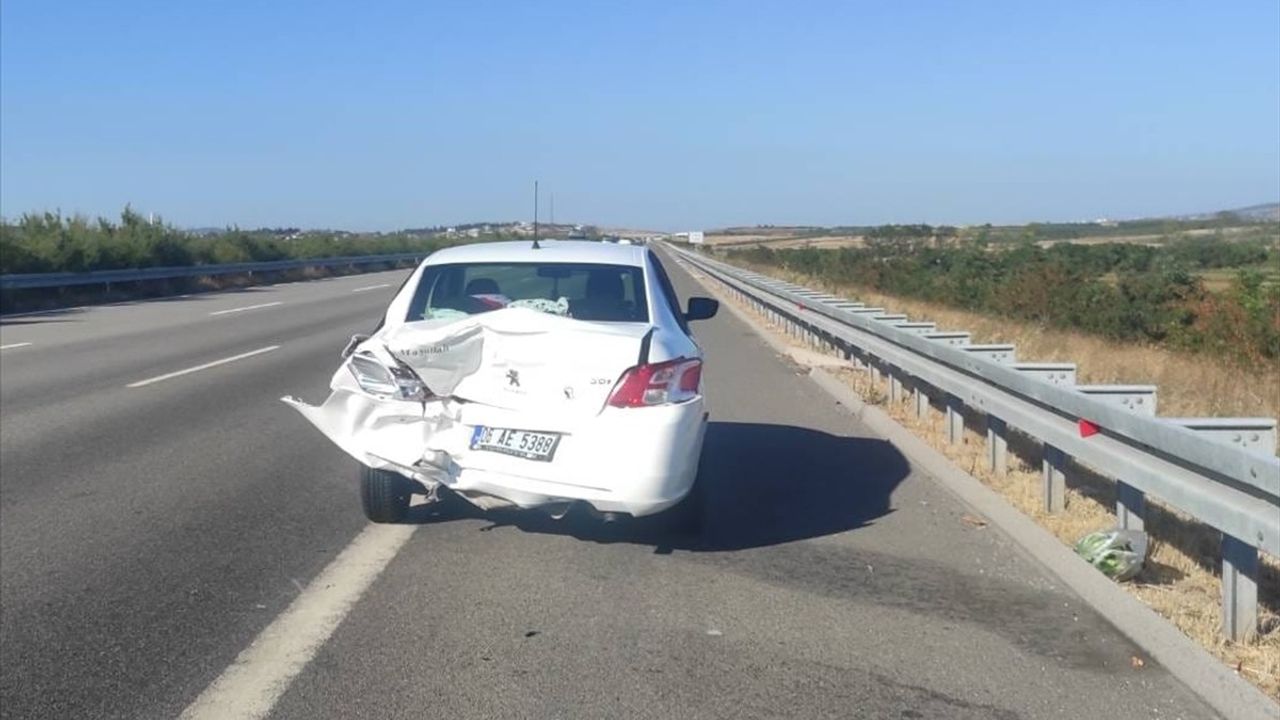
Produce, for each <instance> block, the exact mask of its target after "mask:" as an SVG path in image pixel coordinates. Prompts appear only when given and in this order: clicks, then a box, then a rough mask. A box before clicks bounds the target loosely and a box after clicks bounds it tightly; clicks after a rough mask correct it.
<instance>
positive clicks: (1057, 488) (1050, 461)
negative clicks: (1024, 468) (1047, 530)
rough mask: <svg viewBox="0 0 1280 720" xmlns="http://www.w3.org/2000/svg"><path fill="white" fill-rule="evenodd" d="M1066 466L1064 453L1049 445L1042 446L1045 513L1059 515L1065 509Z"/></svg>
mask: <svg viewBox="0 0 1280 720" xmlns="http://www.w3.org/2000/svg"><path fill="white" fill-rule="evenodd" d="M1066 465H1067V455H1066V453H1064V452H1062V451H1061V450H1059V449H1058V448H1056V447H1054V446H1052V445H1049V444H1046V445H1045V446H1044V462H1043V463H1042V476H1043V480H1044V510H1045V512H1049V513H1059V512H1062V511H1063V510H1064V509H1066V507H1067V476H1066V474H1065V472H1064V470H1065V469H1066Z"/></svg>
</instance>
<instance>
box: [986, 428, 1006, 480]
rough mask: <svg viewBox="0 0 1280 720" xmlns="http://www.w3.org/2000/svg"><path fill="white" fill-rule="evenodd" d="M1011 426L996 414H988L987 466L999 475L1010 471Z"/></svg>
mask: <svg viewBox="0 0 1280 720" xmlns="http://www.w3.org/2000/svg"><path fill="white" fill-rule="evenodd" d="M1008 432H1009V426H1008V425H1006V424H1005V422H1004V421H1003V420H1001V419H1000V418H998V417H996V416H995V415H988V416H987V468H988V469H989V470H991V472H993V473H996V474H997V475H1004V474H1005V473H1007V472H1009V442H1008Z"/></svg>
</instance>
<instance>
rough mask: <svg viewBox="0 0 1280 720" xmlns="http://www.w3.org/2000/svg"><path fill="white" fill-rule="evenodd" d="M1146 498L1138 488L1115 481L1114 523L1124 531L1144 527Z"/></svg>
mask: <svg viewBox="0 0 1280 720" xmlns="http://www.w3.org/2000/svg"><path fill="white" fill-rule="evenodd" d="M1146 514H1147V496H1146V495H1145V494H1144V493H1143V492H1142V491H1141V490H1139V489H1138V488H1136V487H1134V486H1132V485H1127V484H1125V483H1124V482H1122V481H1120V480H1117V481H1116V521H1117V523H1116V524H1118V525H1119V526H1120V527H1122V528H1124V529H1125V530H1142V529H1143V528H1144V527H1145V526H1146V521H1145V520H1144V518H1145V517H1146Z"/></svg>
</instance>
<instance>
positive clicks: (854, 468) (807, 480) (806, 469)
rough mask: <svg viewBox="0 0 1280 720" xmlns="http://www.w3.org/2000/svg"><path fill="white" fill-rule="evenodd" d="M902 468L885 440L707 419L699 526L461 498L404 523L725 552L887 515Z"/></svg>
mask: <svg viewBox="0 0 1280 720" xmlns="http://www.w3.org/2000/svg"><path fill="white" fill-rule="evenodd" d="M909 472H910V466H909V465H908V463H907V460H906V458H905V457H903V455H902V453H900V452H899V451H898V450H897V448H895V447H893V445H892V444H890V443H889V442H886V441H884V440H877V439H872V438H860V437H845V436H838V435H832V434H830V433H826V432H822V431H819V430H812V429H809V428H801V427H795V426H791V425H770V424H762V423H736V422H712V423H710V424H709V425H708V426H707V434H706V440H705V442H704V445H703V450H702V461H701V464H700V467H699V475H698V482H699V483H701V484H703V485H702V488H701V489H702V491H703V492H704V493H705V495H704V501H703V511H702V522H701V527H700V528H698V529H696V530H690V529H688V528H680V527H673V525H672V523H671V522H670V521H669V517H668V516H667V515H666V514H665V513H659V514H657V515H652V516H649V517H643V518H630V517H624V518H621V519H618V520H614V521H612V522H605V521H603V520H601V519H600V518H599V517H597V516H595V515H594V514H592V513H590V512H587V511H579V510H574V511H571V512H570V513H569V514H568V515H566V516H565V517H563V518H560V519H555V518H552V517H550V516H548V515H547V514H545V513H542V512H539V511H536V510H492V511H488V512H483V511H480V510H478V509H476V508H474V507H472V506H470V505H469V504H468V503H466V502H465V501H463V500H461V499H458V498H453V499H451V500H450V501H449V502H446V503H442V504H441V505H440V506H439V507H435V506H420V507H417V508H414V509H413V511H412V512H411V514H410V518H409V521H410V522H439V521H442V520H447V519H450V518H459V517H480V518H484V519H486V520H488V521H489V522H490V523H492V524H491V525H490V526H489V527H486V528H485V530H491V529H494V528H497V527H515V528H518V529H520V530H522V531H524V532H530V533H546V534H555V535H567V536H571V537H575V538H578V539H581V540H585V541H592V542H600V543H615V542H625V543H634V544H646V545H653V546H654V548H655V550H656V551H657V552H670V551H671V550H676V549H679V550H690V551H700V552H723V551H732V550H741V549H746V548H755V547H764V546H769V545H778V544H782V543H788V542H794V541H796V540H806V539H809V538H816V537H822V536H824V535H832V534H835V533H840V532H845V531H847V530H853V529H856V528H859V527H862V526H864V525H867V524H869V523H871V522H873V521H875V520H876V519H878V518H881V517H884V516H885V515H888V514H889V513H891V512H892V508H891V506H890V497H891V495H892V493H893V491H894V489H895V488H896V487H897V486H898V484H899V483H901V482H902V481H903V480H904V479H905V478H906V477H907V475H908V474H909Z"/></svg>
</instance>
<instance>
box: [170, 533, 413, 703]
mask: <svg viewBox="0 0 1280 720" xmlns="http://www.w3.org/2000/svg"><path fill="white" fill-rule="evenodd" d="M416 529H417V526H416V525H369V526H368V527H366V528H365V529H364V530H362V531H361V532H360V534H359V535H357V536H356V537H355V539H354V540H352V541H351V544H350V545H348V546H347V547H346V549H345V550H343V551H342V552H341V553H340V554H339V555H338V557H336V558H334V559H333V562H331V563H329V566H328V567H326V568H325V569H324V570H323V571H321V573H320V574H319V575H317V576H316V577H315V579H314V580H312V581H311V583H310V584H308V585H307V588H306V589H305V590H303V591H302V593H301V594H300V595H298V597H296V598H294V600H293V602H292V603H290V605H289V607H288V608H286V609H285V611H284V612H283V613H281V614H280V615H279V616H278V617H276V619H275V620H273V621H271V624H270V625H268V626H267V627H266V629H264V630H263V631H262V632H261V633H259V634H258V637H256V638H254V640H253V642H252V643H250V644H249V646H248V647H247V648H245V649H244V650H243V651H241V653H240V655H239V656H237V657H236V659H235V662H233V663H231V666H230V667H228V668H227V669H226V670H224V671H223V672H222V674H221V675H219V676H218V678H217V679H216V680H214V681H213V683H212V684H211V685H209V687H207V688H205V690H204V692H202V693H200V696H199V697H197V698H196V700H195V702H193V703H191V705H190V706H189V707H188V708H187V709H186V710H184V711H183V712H182V715H181V716H180V720H231V719H234V720H256V719H257V718H262V717H266V715H267V713H269V712H271V709H272V707H274V706H275V704H276V701H277V700H279V699H280V696H281V695H283V694H284V691H285V690H287V689H288V688H289V684H290V683H292V682H293V679H294V678H295V677H297V676H298V673H300V672H302V669H303V668H304V667H306V665H307V663H308V662H310V661H311V658H313V657H315V654H316V652H318V651H319V650H320V648H321V646H323V645H324V643H325V641H326V640H328V639H329V636H330V635H332V634H333V631H334V630H335V629H337V627H338V624H339V623H341V622H342V620H343V618H345V617H346V616H347V613H349V612H350V611H351V608H352V607H354V606H355V604H356V601H358V600H359V599H360V596H361V595H363V594H364V591H365V590H367V589H368V588H369V586H370V585H372V584H373V581H374V580H376V579H377V577H378V575H380V574H381V573H382V570H383V569H384V568H386V566H387V564H388V563H390V562H391V560H392V559H393V558H394V557H395V556H396V553H398V552H399V551H400V548H401V547H402V546H404V544H405V542H406V541H407V540H408V539H409V537H410V536H411V535H413V532H414V530H416Z"/></svg>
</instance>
